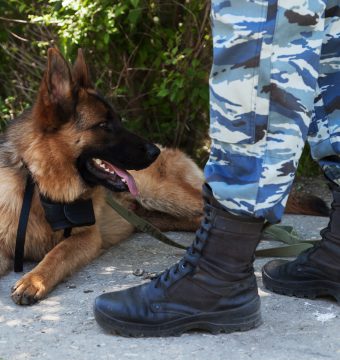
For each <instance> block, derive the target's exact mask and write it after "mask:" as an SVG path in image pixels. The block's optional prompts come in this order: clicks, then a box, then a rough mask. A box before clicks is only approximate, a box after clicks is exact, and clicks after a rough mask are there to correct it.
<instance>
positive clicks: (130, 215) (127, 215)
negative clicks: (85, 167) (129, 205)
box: [106, 196, 187, 249]
mask: <svg viewBox="0 0 340 360" xmlns="http://www.w3.org/2000/svg"><path fill="white" fill-rule="evenodd" d="M106 201H107V203H108V204H109V205H110V206H111V207H112V209H114V210H115V211H116V212H117V213H118V214H119V215H120V216H121V217H122V218H124V219H125V220H126V221H128V222H129V223H130V224H132V225H133V226H135V227H136V228H137V229H138V230H140V231H142V232H144V233H146V234H149V235H151V236H152V237H154V238H156V239H158V240H159V241H161V242H163V243H164V244H167V245H170V246H174V247H177V248H180V249H186V248H187V247H186V246H183V245H181V244H178V243H177V242H175V241H173V240H171V239H170V238H169V237H167V236H166V235H164V234H163V233H162V232H161V231H160V230H159V229H157V228H156V227H155V226H153V225H152V224H150V223H149V222H148V221H146V220H144V219H142V218H141V217H139V216H138V215H136V214H135V213H134V212H132V211H130V210H128V209H126V208H125V207H124V206H122V205H120V204H119V203H118V202H117V201H115V200H113V199H112V197H111V196H108V197H107V198H106Z"/></svg>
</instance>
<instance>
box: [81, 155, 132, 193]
mask: <svg viewBox="0 0 340 360" xmlns="http://www.w3.org/2000/svg"><path fill="white" fill-rule="evenodd" d="M86 167H87V169H88V171H90V172H91V173H92V174H93V175H94V176H95V177H97V178H98V179H101V180H104V181H107V182H108V183H109V184H110V185H111V186H112V187H113V188H114V189H115V190H116V191H129V192H130V193H131V195H133V196H137V195H138V189H137V185H136V182H135V179H134V178H133V176H132V175H131V174H130V173H128V172H127V171H126V170H123V169H121V168H119V167H117V166H115V165H113V164H111V163H109V162H107V161H105V160H102V159H98V158H91V159H89V160H88V161H87V162H86Z"/></svg>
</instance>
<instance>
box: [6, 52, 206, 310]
mask: <svg viewBox="0 0 340 360" xmlns="http://www.w3.org/2000/svg"><path fill="white" fill-rule="evenodd" d="M159 154H160V150H159V148H158V147H157V146H156V145H154V144H152V143H150V142H149V141H147V140H144V139H142V138H140V137H139V136H137V135H135V134H133V133H131V132H129V131H128V130H126V129H124V127H123V126H122V123H121V120H120V118H119V116H118V115H117V113H116V112H115V111H114V110H113V108H112V106H111V105H110V104H109V103H108V102H107V101H106V100H105V99H104V98H103V97H102V96H101V95H100V94H99V93H98V92H97V91H96V90H95V89H94V87H93V86H92V84H91V81H90V76H89V71H88V67H87V65H86V63H85V60H84V56H83V53H82V51H81V50H79V52H78V57H77V59H76V62H75V64H74V66H73V68H72V70H71V69H70V67H69V65H68V63H67V62H66V61H65V59H64V58H63V56H62V55H61V54H60V52H59V51H58V50H57V49H49V50H48V63H47V69H46V71H45V74H44V76H43V79H42V82H41V85H40V88H39V92H38V95H37V98H36V101H35V103H34V105H33V107H32V108H31V109H30V110H28V111H27V112H25V113H23V114H22V115H21V116H20V117H19V118H17V119H16V120H14V121H13V122H12V123H11V124H10V125H9V126H8V128H7V130H6V132H5V133H4V134H2V135H1V137H0V179H1V182H0V276H1V275H3V274H4V273H5V272H6V271H8V270H9V269H11V267H12V263H13V258H14V254H15V240H16V235H17V229H18V221H19V216H20V211H21V208H22V204H23V194H24V190H25V184H26V179H27V176H28V175H29V174H30V176H31V177H32V178H33V181H34V183H35V189H34V194H33V200H32V205H31V211H30V215H29V220H28V226H27V233H26V243H25V249H24V256H25V259H26V260H32V261H37V262H39V263H38V265H37V266H36V267H35V268H34V269H33V270H32V271H31V272H29V273H27V274H26V275H24V276H23V277H22V278H21V279H20V280H19V281H18V282H17V283H16V284H15V285H14V287H13V289H12V299H13V300H14V302H15V303H17V304H21V305H27V304H33V303H35V302H36V301H38V300H40V299H42V298H43V297H45V296H46V295H47V294H48V292H49V291H50V290H51V289H52V288H53V287H54V286H55V285H56V284H58V283H59V282H60V281H61V280H63V279H64V278H65V277H66V276H67V275H69V274H71V273H72V272H74V271H75V270H76V269H78V268H79V267H81V266H84V265H85V264H87V263H88V262H90V261H91V260H92V259H94V258H96V257H97V256H98V255H99V254H100V250H101V249H102V248H106V247H108V246H110V245H112V244H114V243H116V242H118V241H120V240H122V239H124V238H126V237H128V236H129V235H130V234H131V233H132V232H133V230H134V229H133V226H131V225H130V224H129V223H127V222H126V221H125V220H123V219H122V218H121V217H120V216H118V215H117V214H116V213H115V212H114V211H113V210H111V209H110V208H109V207H108V206H107V205H106V202H105V191H104V187H106V188H108V189H109V190H111V191H113V192H115V193H116V194H117V196H118V195H119V193H120V192H124V191H128V192H129V193H130V196H122V198H121V202H122V203H123V204H124V205H126V206H131V205H134V200H133V197H136V196H137V195H138V200H139V203H140V204H142V205H143V206H144V207H145V208H147V209H150V210H155V211H156V212H157V210H162V211H163V212H164V211H165V212H167V211H168V212H170V213H171V214H173V215H175V216H176V215H178V214H180V215H183V216H184V217H185V216H187V217H195V219H196V218H197V219H198V217H199V215H200V213H201V198H200V189H201V184H202V181H203V180H202V176H201V173H200V170H199V169H198V167H197V166H196V165H195V164H194V163H193V162H192V161H191V160H190V159H189V158H187V157H186V156H184V154H182V153H180V152H178V151H176V150H164V151H163V153H162V156H161V157H159V159H158V161H157V166H156V167H153V168H152V167H151V168H149V170H148V172H147V174H144V175H145V176H143V175H142V174H139V173H140V172H139V171H136V170H141V169H144V168H146V167H148V166H149V165H150V164H152V162H154V161H155V160H156V158H157V157H158V156H159ZM175 163H176V175H177V174H178V172H181V175H182V179H181V184H180V181H179V179H178V178H177V179H175V176H176V175H175V174H174V175H173V176H171V175H169V168H171V167H172V165H174V164H175ZM127 170H134V171H133V174H134V176H135V180H134V178H133V176H132V175H131V174H130V173H129V172H128V171H127ZM186 173H187V175H186ZM166 176H169V179H172V180H171V181H173V183H172V184H171V185H172V188H171V189H169V188H168V187H167V186H163V187H162V186H161V185H160V184H161V181H160V179H161V178H164V177H166ZM176 185H178V188H176ZM138 188H143V191H140V192H139V193H138ZM179 188H181V191H179V190H178V189H179ZM179 192H180V194H179ZM155 194H158V195H157V196H155ZM41 196H43V197H45V198H48V199H50V200H51V201H54V202H61V203H72V202H74V201H75V200H79V199H91V200H92V203H93V209H94V214H95V218H96V219H97V221H96V224H95V225H92V226H86V227H78V228H74V229H73V231H72V235H71V236H70V237H69V238H67V239H64V237H63V231H55V232H54V231H52V228H51V226H50V224H49V223H48V222H47V220H46V217H45V212H44V208H43V207H42V204H41ZM169 198H170V199H171V200H169ZM176 203H177V205H176ZM181 204H184V205H181ZM134 206H135V205H134ZM181 222H182V223H183V226H184V229H185V221H184V220H183V219H180V220H179V222H178V224H179V225H178V226H179V227H181ZM197 223H198V220H197ZM160 224H162V220H161V222H160ZM174 224H175V223H174ZM183 226H182V227H183ZM186 226H187V225H186ZM163 228H164V227H163ZM170 228H171V227H170ZM172 228H173V229H176V225H173V226H172Z"/></svg>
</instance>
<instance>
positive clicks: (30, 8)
mask: <svg viewBox="0 0 340 360" xmlns="http://www.w3.org/2000/svg"><path fill="white" fill-rule="evenodd" d="M209 5H210V2H209V1H208V0H205V1H194V0H192V1H189V0H187V1H175V0H167V1H164V0H158V1H157V0H154V1H147V0H124V1H109V0H91V1H89V0H72V1H71V0H64V1H59V0H49V1H41V0H35V1H33V2H28V1H17V0H9V1H7V2H6V6H5V11H4V14H5V17H6V18H7V19H17V20H20V21H24V22H19V21H16V22H15V21H9V20H2V21H1V19H0V24H1V28H0V33H1V39H0V40H1V49H0V52H1V57H2V58H4V59H5V61H4V62H3V63H2V64H1V65H0V74H1V78H4V79H5V90H4V91H3V90H2V91H1V92H0V96H1V97H2V99H3V100H2V102H4V99H6V98H8V97H15V98H16V99H18V102H19V103H22V102H27V101H29V102H31V101H32V98H31V97H32V94H34V91H35V90H36V89H37V86H38V82H39V78H40V76H41V73H42V69H43V67H44V65H43V64H44V61H45V59H44V56H45V54H46V49H47V47H48V46H49V45H53V44H56V45H57V46H58V47H59V48H60V49H61V51H62V52H63V53H64V55H65V56H66V57H67V58H68V59H69V60H72V59H74V58H75V54H76V51H77V48H78V47H82V48H84V49H85V50H86V53H87V58H88V61H89V63H90V65H91V68H92V72H93V79H94V81H95V83H96V86H97V87H98V88H99V89H100V90H101V91H102V92H103V93H104V94H105V95H106V96H108V98H109V99H110V100H111V101H112V102H113V103H114V105H115V107H116V108H117V109H118V110H119V111H120V113H121V115H122V116H123V119H124V121H125V122H126V124H127V126H128V127H129V128H131V129H132V130H134V131H137V132H138V133H140V134H142V135H144V136H147V137H148V138H151V139H152V140H153V141H156V142H159V143H162V144H165V145H171V146H178V147H181V148H183V149H184V150H186V151H187V152H189V153H190V154H191V155H192V156H194V157H195V158H196V159H198V158H199V159H202V158H204V160H205V159H206V155H207V151H206V147H205V146H204V145H206V142H207V128H208V116H207V114H208V86H207V84H208V76H209V71H210V63H211V49H210V46H211V39H210V28H209V26H210V25H209ZM19 37H20V38H21V39H20V38H19ZM32 65H33V66H32ZM32 90H33V92H32ZM16 104H18V103H17V102H16ZM2 117H3V115H2ZM202 149H203V150H202ZM204 160H203V161H204Z"/></svg>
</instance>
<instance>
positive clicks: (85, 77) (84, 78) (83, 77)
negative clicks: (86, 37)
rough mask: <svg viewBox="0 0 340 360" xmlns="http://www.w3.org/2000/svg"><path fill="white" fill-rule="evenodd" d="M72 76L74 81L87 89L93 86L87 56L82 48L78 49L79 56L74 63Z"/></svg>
mask: <svg viewBox="0 0 340 360" xmlns="http://www.w3.org/2000/svg"><path fill="white" fill-rule="evenodd" d="M72 77H73V80H74V82H75V83H76V84H77V85H78V86H80V87H82V88H85V89H88V88H92V87H93V86H92V83H91V78H90V71H89V68H88V66H87V65H86V62H85V57H84V53H83V50H82V49H78V56H77V59H76V61H75V63H74V65H73V69H72Z"/></svg>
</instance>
